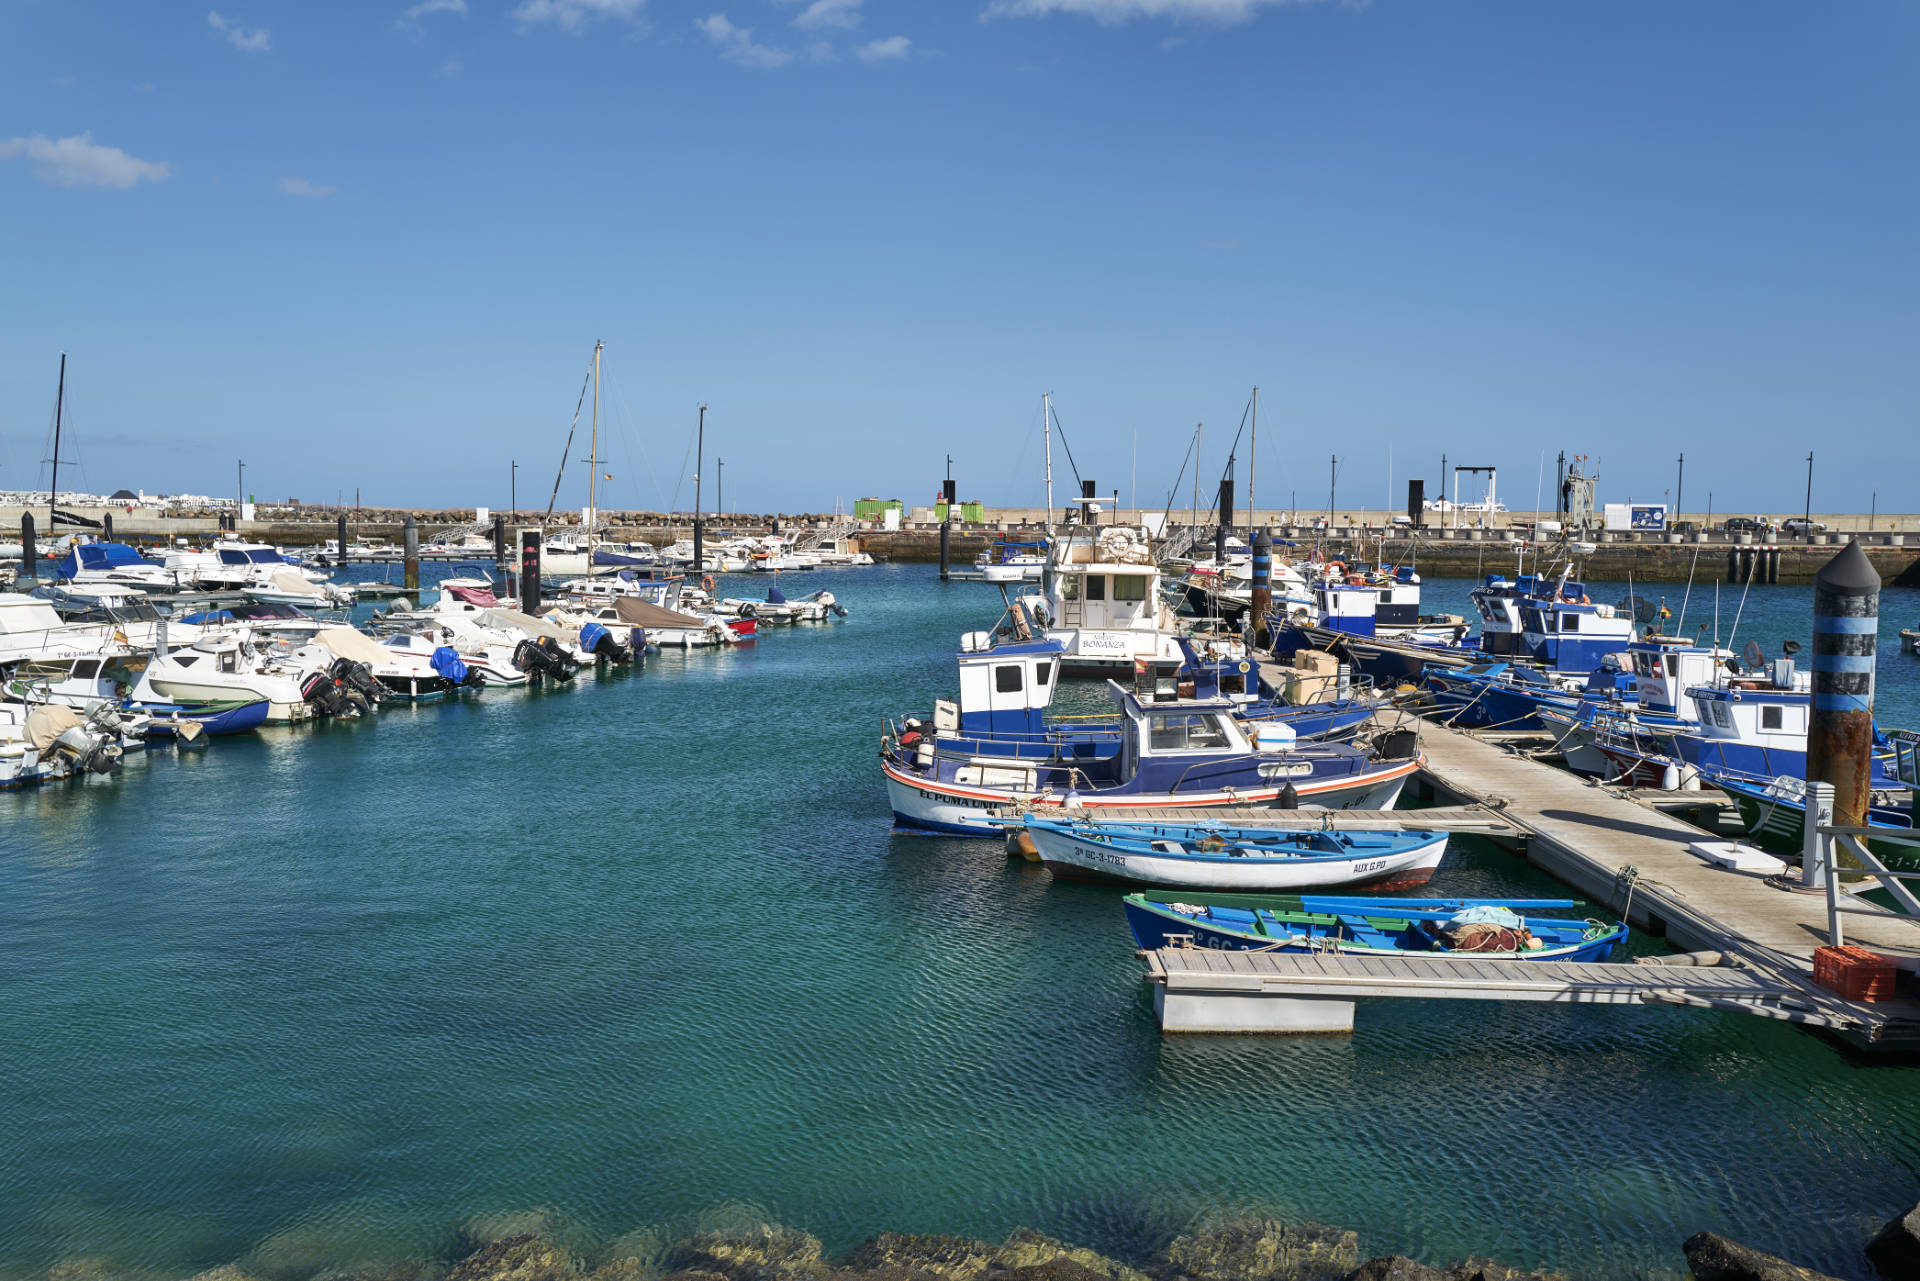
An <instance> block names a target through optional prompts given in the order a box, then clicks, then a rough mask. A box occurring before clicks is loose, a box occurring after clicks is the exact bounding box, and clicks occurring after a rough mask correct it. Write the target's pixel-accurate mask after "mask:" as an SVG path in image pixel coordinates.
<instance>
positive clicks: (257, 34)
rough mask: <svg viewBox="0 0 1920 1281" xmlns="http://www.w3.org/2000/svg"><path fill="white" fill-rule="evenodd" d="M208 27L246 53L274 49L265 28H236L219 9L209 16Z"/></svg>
mask: <svg viewBox="0 0 1920 1281" xmlns="http://www.w3.org/2000/svg"><path fill="white" fill-rule="evenodd" d="M207 25H208V26H209V27H212V28H213V29H214V30H215V31H218V32H219V33H220V34H221V35H223V36H225V37H226V38H227V43H228V44H230V45H232V46H233V47H234V48H236V49H239V50H241V51H243V52H245V53H265V52H266V51H267V50H269V49H271V48H273V40H272V38H271V37H269V36H268V35H267V29H266V28H265V27H251V28H249V27H241V26H236V25H234V24H233V23H231V22H229V21H227V19H225V18H223V17H221V16H220V11H219V10H218V9H214V10H212V11H211V12H209V13H208V14H207Z"/></svg>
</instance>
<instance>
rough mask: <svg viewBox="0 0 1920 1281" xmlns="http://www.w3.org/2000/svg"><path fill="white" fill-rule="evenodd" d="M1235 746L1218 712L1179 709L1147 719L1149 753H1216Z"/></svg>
mask: <svg viewBox="0 0 1920 1281" xmlns="http://www.w3.org/2000/svg"><path fill="white" fill-rule="evenodd" d="M1232 746H1234V741H1233V736H1232V735H1231V734H1230V733H1229V732H1228V730H1227V728H1226V726H1225V725H1224V724H1223V723H1222V722H1221V718H1220V716H1219V714H1218V713H1213V712H1179V713H1173V714H1170V715H1164V716H1151V717H1149V718H1148V721H1147V750H1148V751H1150V752H1213V751H1219V750H1221V749H1223V748H1229V747H1232Z"/></svg>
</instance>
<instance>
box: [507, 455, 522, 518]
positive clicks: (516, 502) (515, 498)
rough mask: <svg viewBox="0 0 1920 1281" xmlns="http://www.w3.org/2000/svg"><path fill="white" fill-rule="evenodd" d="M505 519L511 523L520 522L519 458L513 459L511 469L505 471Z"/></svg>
mask: <svg viewBox="0 0 1920 1281" xmlns="http://www.w3.org/2000/svg"><path fill="white" fill-rule="evenodd" d="M507 519H508V520H509V521H510V522H512V523H513V524H516V525H517V524H519V523H520V460H519V459H517V458H516V459H514V460H513V470H512V471H511V472H509V473H507Z"/></svg>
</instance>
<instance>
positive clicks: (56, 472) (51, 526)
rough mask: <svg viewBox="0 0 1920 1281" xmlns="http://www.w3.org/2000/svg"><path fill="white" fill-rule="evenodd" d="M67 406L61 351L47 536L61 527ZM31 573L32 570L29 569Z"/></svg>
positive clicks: (65, 381) (51, 535) (64, 357)
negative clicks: (58, 507)
mask: <svg viewBox="0 0 1920 1281" xmlns="http://www.w3.org/2000/svg"><path fill="white" fill-rule="evenodd" d="M66 408H67V353H66V352H64V351H63V352H61V353H60V390H59V391H58V392H56V393H55V394H54V399H53V479H52V480H50V481H48V482H47V483H48V486H49V488H48V489H47V537H49V538H52V537H53V536H54V535H55V534H56V533H57V532H58V531H59V528H60V513H59V511H57V510H56V504H58V503H59V501H60V419H61V417H62V415H63V414H65V412H66ZM28 572H29V573H31V572H32V571H28Z"/></svg>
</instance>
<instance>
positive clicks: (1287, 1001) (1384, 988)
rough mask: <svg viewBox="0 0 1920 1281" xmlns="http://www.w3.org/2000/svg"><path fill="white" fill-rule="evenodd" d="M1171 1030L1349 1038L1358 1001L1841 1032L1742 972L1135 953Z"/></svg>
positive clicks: (1805, 1004) (1822, 1013) (1780, 986)
mask: <svg viewBox="0 0 1920 1281" xmlns="http://www.w3.org/2000/svg"><path fill="white" fill-rule="evenodd" d="M1143 955H1144V956H1145V959H1146V962H1147V980H1148V981H1149V982H1151V983H1153V984H1154V985H1155V988H1154V1006H1155V1009H1156V1011H1157V1012H1158V1013H1159V1016H1160V1025H1161V1027H1162V1028H1163V1029H1164V1030H1166V1031H1168V1032H1349V1031H1352V1030H1353V1002H1354V1001H1355V1000H1357V999H1359V998H1361V997H1424V998H1428V999H1440V1000H1465V1001H1552V1002H1561V1003H1575V1004H1603V1005H1639V1004H1648V1003H1665V1004H1681V1005H1697V1006H1703V1007H1706V1008H1709V1009H1728V1008H1739V1009H1743V1010H1746V1011H1749V1012H1751V1013H1755V1014H1766V1015H1771V1016H1772V1017H1776V1018H1792V1019H1794V1020H1795V1021H1799V1022H1811V1023H1816V1024H1819V1025H1823V1026H1833V1027H1836V1028H1839V1029H1843V1030H1844V1029H1845V1028H1847V1027H1849V1026H1850V1025H1851V1019H1850V1016H1849V1015H1848V1012H1847V1010H1846V1009H1844V1008H1838V1007H1844V1006H1845V1004H1846V1003H1845V1002H1842V1001H1839V1000H1838V999H1837V998H1833V997H1832V996H1831V994H1826V996H1825V999H1822V1000H1819V1001H1818V1002H1809V1001H1807V1000H1806V999H1805V998H1804V996H1803V995H1802V994H1801V992H1800V991H1799V989H1798V988H1797V987H1794V986H1792V985H1789V984H1785V983H1782V982H1779V981H1777V980H1774V979H1770V978H1768V977H1766V976H1764V975H1762V974H1759V973H1756V972H1754V971H1752V970H1747V969H1735V968H1729V967H1724V966H1693V965H1619V964H1604V965H1602V964H1581V963H1578V962H1570V961H1510V960H1497V959H1482V958H1473V957H1455V956H1441V955H1435V954H1431V953H1429V954H1409V955H1404V956H1393V957H1361V956H1339V955H1334V954H1329V953H1318V952H1307V953H1301V952H1277V951H1276V952H1253V951H1221V950H1215V949H1211V948H1200V947H1168V948H1161V949H1159V950H1158V951H1153V952H1147V953H1144V954H1143Z"/></svg>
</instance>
